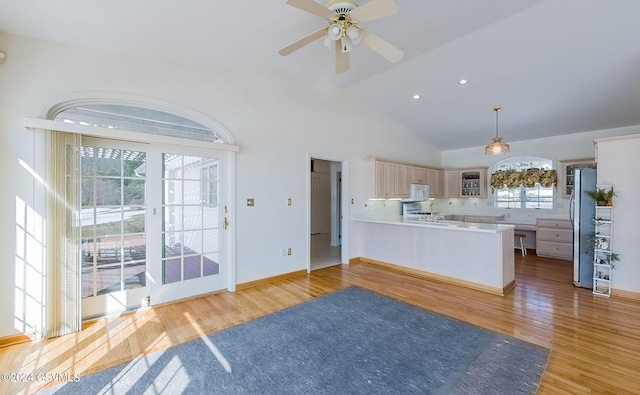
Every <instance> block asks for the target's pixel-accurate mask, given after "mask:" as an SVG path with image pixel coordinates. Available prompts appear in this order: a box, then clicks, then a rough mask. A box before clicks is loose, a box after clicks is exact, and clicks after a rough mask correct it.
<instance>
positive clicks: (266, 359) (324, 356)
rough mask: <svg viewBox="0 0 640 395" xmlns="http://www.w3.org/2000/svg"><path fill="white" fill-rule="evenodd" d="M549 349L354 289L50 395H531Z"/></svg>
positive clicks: (143, 359) (152, 356) (157, 354)
mask: <svg viewBox="0 0 640 395" xmlns="http://www.w3.org/2000/svg"><path fill="white" fill-rule="evenodd" d="M548 358H549V350H547V349H545V348H542V347H539V346H536V345H532V344H529V343H526V342H523V341H520V340H517V339H515V338H513V337H509V336H505V335H501V334H498V333H495V332H490V331H487V330H484V329H481V328H479V327H476V326H473V325H469V324H466V323H463V322H460V321H457V320H452V319H449V318H446V317H444V316H442V315H439V314H435V313H432V312H429V311H426V310H423V309H420V308H416V307H413V306H410V305H408V304H406V303H403V302H398V301H395V300H393V299H390V298H388V297H385V296H382V295H379V294H376V293H374V292H371V291H367V290H364V289H362V288H358V287H350V288H347V289H344V290H341V291H338V292H335V293H333V294H330V295H327V296H323V297H319V298H316V299H314V300H311V301H308V302H305V303H302V304H300V305H297V306H294V307H291V308H288V309H285V310H283V311H280V312H277V313H274V314H271V315H268V316H266V317H262V318H259V319H256V320H254V321H251V322H248V323H245V324H241V325H238V326H236V327H233V328H229V329H227V330H224V331H221V332H217V333H214V334H211V335H209V336H207V337H203V338H201V339H198V340H194V341H191V342H189V343H186V344H182V345H179V346H176V347H173V348H170V349H168V350H164V351H158V352H155V353H152V354H149V355H147V356H145V357H140V358H138V359H136V360H134V361H131V362H130V363H125V364H122V365H120V366H116V367H114V368H110V369H107V370H104V371H100V372H97V373H94V374H90V375H87V376H83V377H81V378H80V381H79V382H77V383H75V382H71V383H67V384H64V385H60V386H57V387H54V388H50V389H48V390H45V391H43V392H42V393H46V394H74V395H75V394H116V395H117V394H214V393H220V394H474V395H476V394H491V395H496V394H510V395H513V394H530V393H535V392H537V389H538V385H539V383H540V380H541V377H542V374H543V372H544V369H545V367H546V364H547V360H548Z"/></svg>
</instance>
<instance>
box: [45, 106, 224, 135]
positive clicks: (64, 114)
mask: <svg viewBox="0 0 640 395" xmlns="http://www.w3.org/2000/svg"><path fill="white" fill-rule="evenodd" d="M54 120H55V121H60V122H66V123H74V124H80V125H88V126H97V127H103V128H109V129H122V130H128V131H133V132H142V133H149V134H156V135H162V136H171V137H179V138H185V139H190V140H198V141H208V142H214V143H220V144H223V143H225V142H224V141H223V139H222V138H221V136H219V135H218V134H217V133H216V132H215V131H213V130H212V129H210V128H208V127H206V126H204V125H201V124H199V123H197V122H195V121H192V120H190V119H187V118H184V117H181V116H179V115H175V114H170V113H167V112H164V111H159V110H153V109H149V108H142V107H135V106H129V105H119V104H83V105H78V106H75V107H71V108H67V109H65V110H63V111H61V112H60V113H58V114H57V115H56V116H55V118H54Z"/></svg>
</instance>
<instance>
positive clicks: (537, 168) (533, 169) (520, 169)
mask: <svg viewBox="0 0 640 395" xmlns="http://www.w3.org/2000/svg"><path fill="white" fill-rule="evenodd" d="M556 184H557V174H556V171H555V170H553V161H552V160H551V159H546V158H538V157H523V156H520V157H514V158H509V159H506V160H503V161H501V162H498V163H497V164H496V172H495V173H494V174H492V175H491V188H492V190H493V191H494V192H495V205H496V207H502V208H533V209H552V208H553V193H554V188H555V186H556Z"/></svg>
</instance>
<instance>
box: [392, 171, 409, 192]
mask: <svg viewBox="0 0 640 395" xmlns="http://www.w3.org/2000/svg"><path fill="white" fill-rule="evenodd" d="M394 173H395V175H394V180H395V183H394V193H393V195H394V197H397V198H408V197H409V196H411V166H409V165H402V164H399V163H396V164H394Z"/></svg>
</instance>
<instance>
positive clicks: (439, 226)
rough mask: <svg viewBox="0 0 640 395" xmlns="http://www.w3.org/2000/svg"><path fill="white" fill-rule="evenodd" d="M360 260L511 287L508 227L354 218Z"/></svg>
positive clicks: (503, 289) (497, 288) (471, 283)
mask: <svg viewBox="0 0 640 395" xmlns="http://www.w3.org/2000/svg"><path fill="white" fill-rule="evenodd" d="M352 220H354V221H357V222H359V223H360V231H361V234H362V238H361V240H362V246H361V257H360V260H362V261H364V262H371V263H376V264H384V265H394V266H396V267H397V268H398V269H401V270H407V271H410V272H413V273H415V274H418V275H420V276H423V277H427V278H432V279H434V280H438V281H446V282H450V283H454V284H458V285H462V286H465V287H468V288H474V289H478V290H481V291H485V292H490V293H493V294H498V295H506V294H507V293H508V292H509V291H510V290H511V289H513V287H514V286H515V269H514V250H513V230H514V226H513V225H506V224H487V223H473V222H460V221H435V222H429V221H425V220H413V221H409V220H403V218H402V216H388V217H379V216H366V215H362V216H354V217H352Z"/></svg>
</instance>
